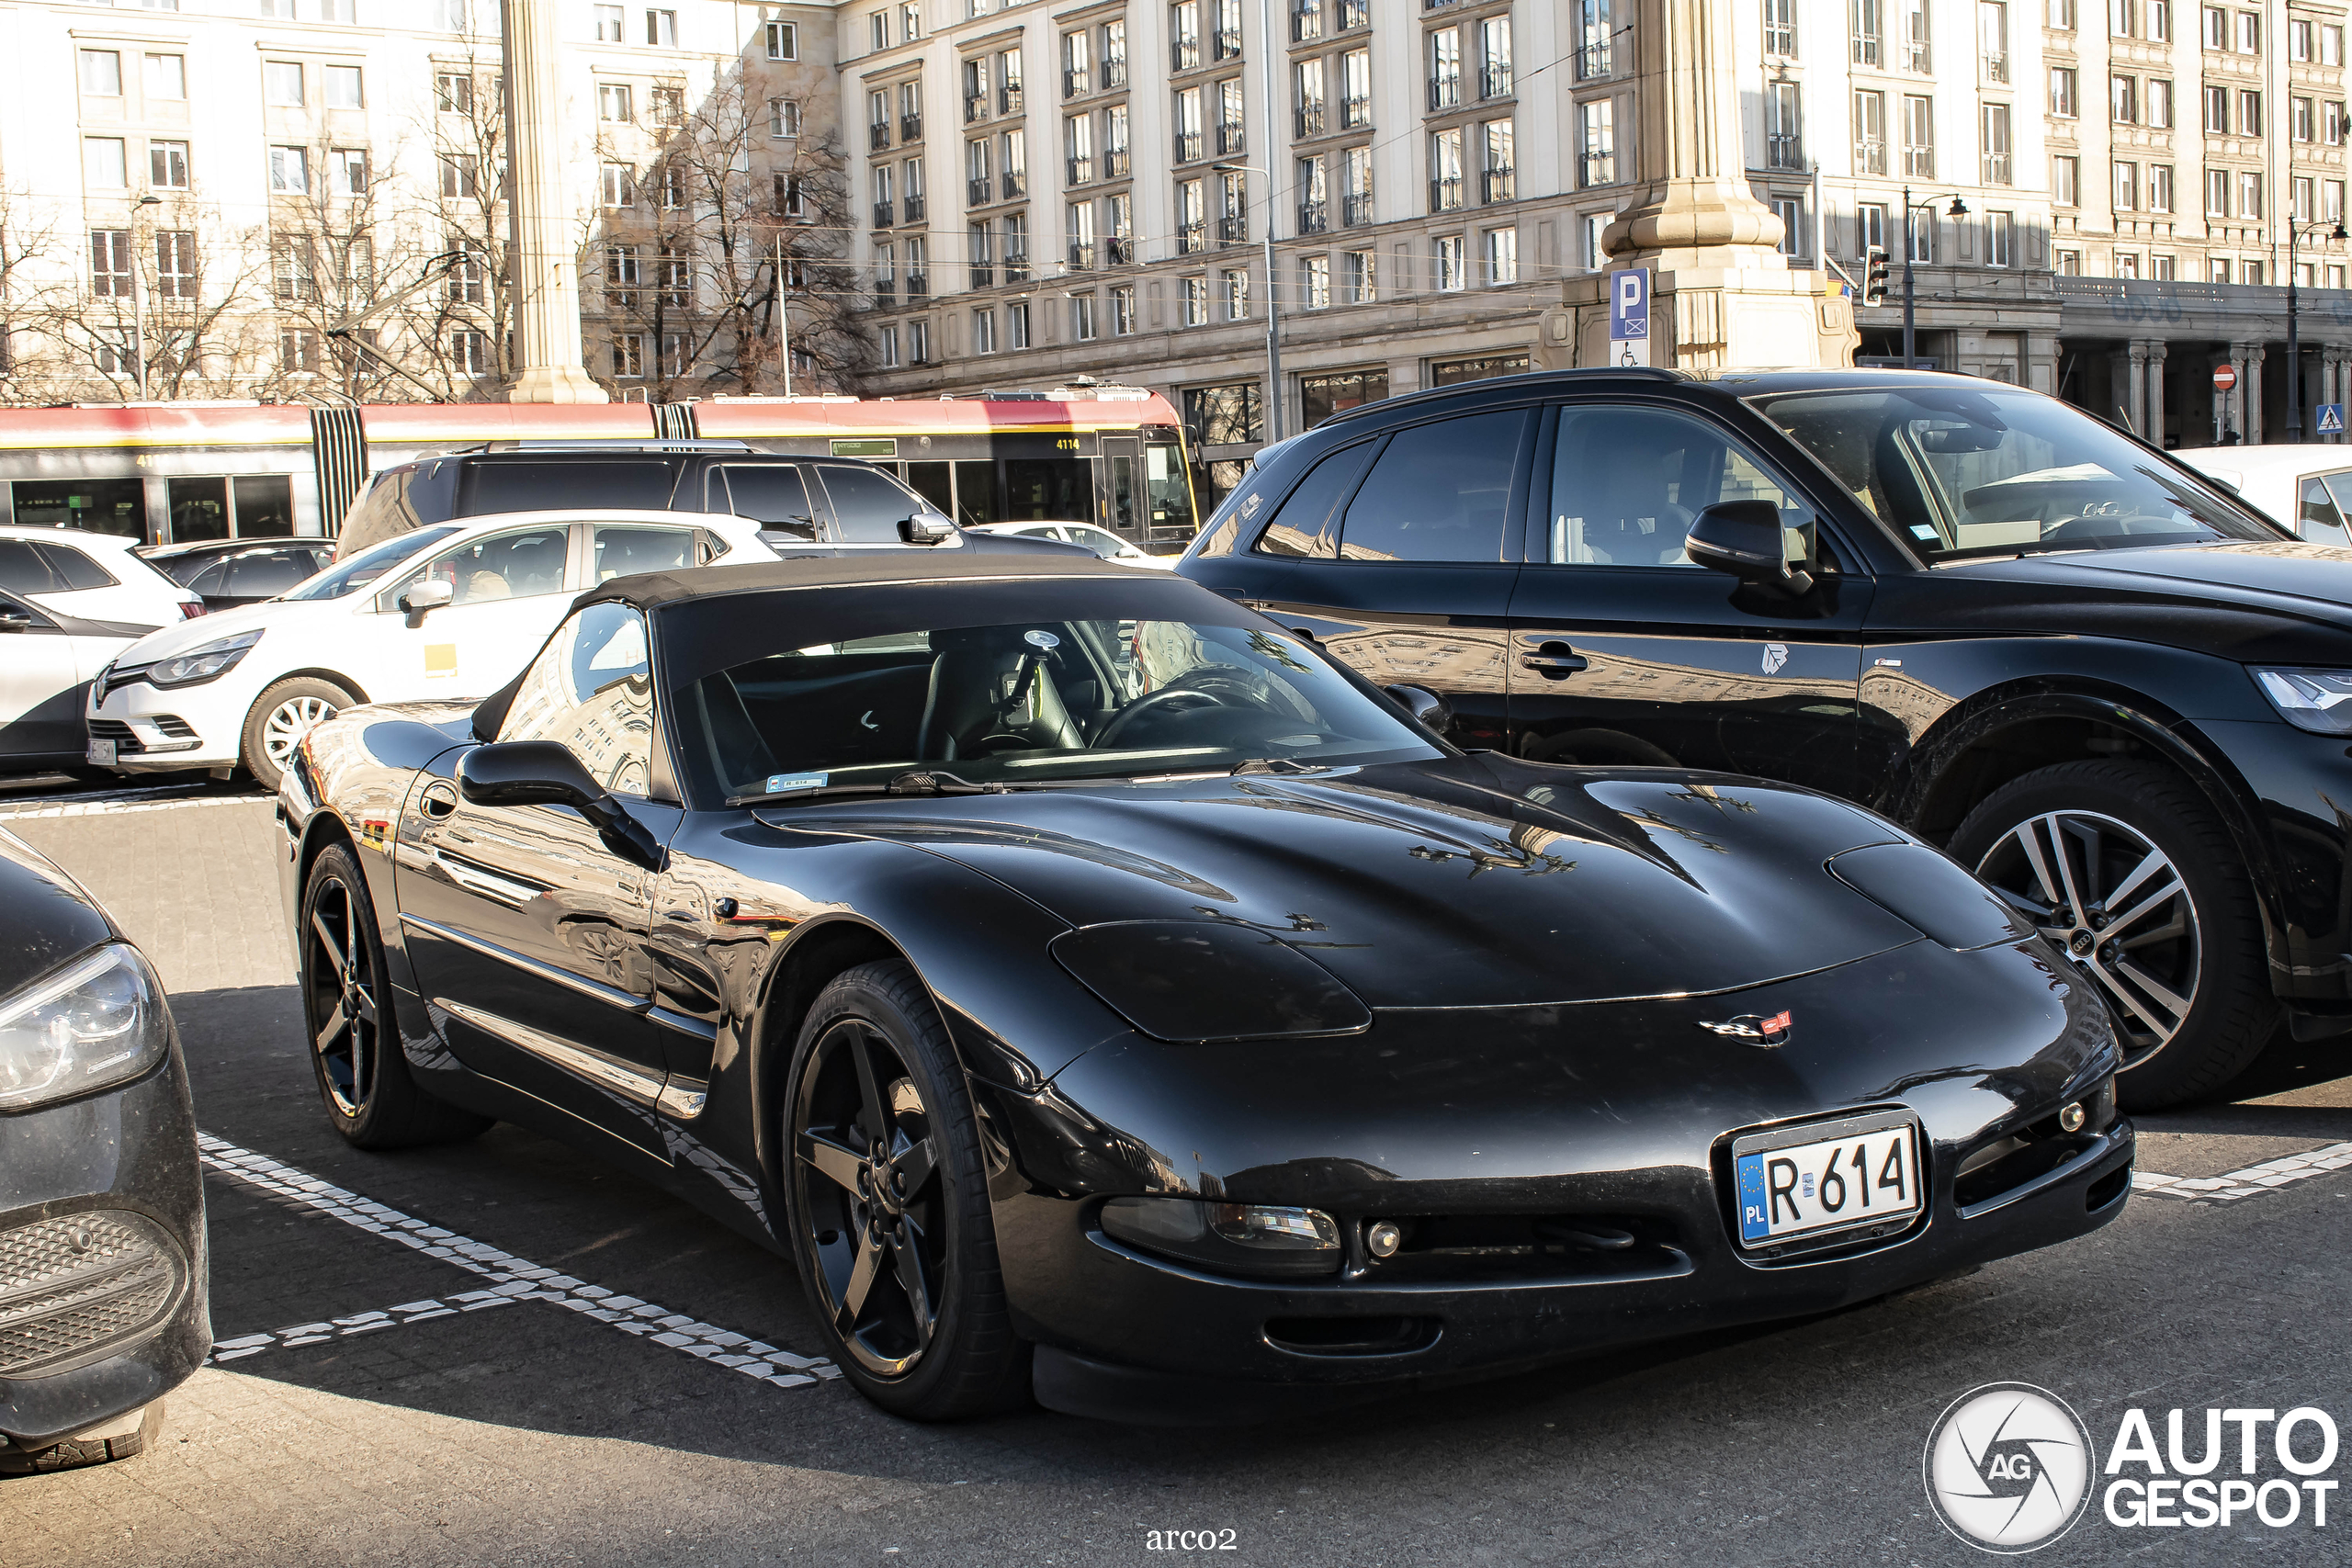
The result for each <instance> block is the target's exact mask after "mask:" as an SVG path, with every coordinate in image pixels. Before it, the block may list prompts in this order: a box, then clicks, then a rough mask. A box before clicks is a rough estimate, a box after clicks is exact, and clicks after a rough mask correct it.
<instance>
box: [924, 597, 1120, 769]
mask: <svg viewBox="0 0 2352 1568" xmlns="http://www.w3.org/2000/svg"><path fill="white" fill-rule="evenodd" d="M931 647H932V660H931V685H930V688H929V690H928V691H927V692H926V693H925V694H924V697H923V708H922V728H920V729H919V730H918V731H917V732H916V745H915V755H916V756H918V757H920V758H922V760H924V761H954V760H955V759H956V758H958V757H970V756H976V755H985V754H986V753H988V752H989V751H1001V750H1024V751H1035V750H1083V749H1084V748H1085V746H1086V737H1085V734H1084V733H1083V732H1082V731H1081V730H1080V728H1079V727H1078V721H1077V720H1076V719H1074V718H1072V717H1071V716H1070V712H1069V708H1068V707H1067V706H1066V705H1064V704H1063V702H1062V698H1061V693H1060V691H1059V689H1058V688H1057V686H1056V685H1055V683H1054V676H1053V666H1052V661H1051V660H1050V659H1047V658H1045V657H1044V656H1042V655H1041V654H1040V653H1039V651H1038V650H1037V649H1033V648H1031V647H1030V646H1029V645H1028V644H1026V643H1024V642H1023V641H1022V640H1021V635H1020V633H1019V632H1018V631H1017V630H1015V629H1013V628H1010V627H1003V626H982V627H974V628H968V629H966V630H961V631H945V632H933V633H932V635H931ZM1024 676H1025V679H1024Z"/></svg>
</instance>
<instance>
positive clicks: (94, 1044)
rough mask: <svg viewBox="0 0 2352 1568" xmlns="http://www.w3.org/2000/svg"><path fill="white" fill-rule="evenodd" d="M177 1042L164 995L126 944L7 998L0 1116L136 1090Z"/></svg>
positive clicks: (0, 1001) (1, 1035)
mask: <svg viewBox="0 0 2352 1568" xmlns="http://www.w3.org/2000/svg"><path fill="white" fill-rule="evenodd" d="M171 1037H172V1021H171V1014H170V1012H169V1011H167V1010H165V1008H164V987H163V985H162V983H161V982H159V981H158V980H157V979H156V978H155V972H154V971H153V969H151V968H149V967H148V966H147V961H146V959H144V958H142V957H141V956H140V954H139V950H138V949H137V948H135V947H132V946H130V944H129V943H127V942H113V943H109V944H108V945H107V946H105V947H102V948H99V949H98V950H97V951H96V953H90V954H88V955H87V956H86V957H84V958H82V959H80V960H78V961H76V962H75V963H73V964H68V965H67V966H66V967H65V968H63V969H62V970H60V971H58V972H57V973H55V974H53V975H50V976H46V977H44V978H42V979H40V980H36V981H35V982H33V983H32V984H31V985H29V986H28V987H25V988H24V989H22V990H20V991H18V992H17V994H16V995H14V996H11V997H7V998H0V1111H25V1110H29V1109H30V1108H32V1107H33V1106H36V1105H44V1104H47V1103H48V1102H50V1101H51V1100H71V1099H73V1098H74V1097H75V1096H77V1095H84V1094H88V1093H90V1092H92V1091H93V1090H96V1089H111V1088H113V1087H114V1086H115V1085H117V1084H123V1083H129V1082H130V1080H131V1079H133V1078H135V1077H140V1076H141V1075H142V1074H144V1073H145V1072H147V1071H148V1069H150V1068H151V1067H153V1066H154V1065H155V1064H156V1063H157V1062H160V1061H162V1060H163V1059H164V1050H165V1049H166V1048H167V1046H168V1045H169V1043H170V1041H171Z"/></svg>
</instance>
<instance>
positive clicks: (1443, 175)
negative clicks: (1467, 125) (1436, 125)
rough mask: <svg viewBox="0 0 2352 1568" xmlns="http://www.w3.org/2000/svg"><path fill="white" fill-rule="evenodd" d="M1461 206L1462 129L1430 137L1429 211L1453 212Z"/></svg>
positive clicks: (1440, 132)
mask: <svg viewBox="0 0 2352 1568" xmlns="http://www.w3.org/2000/svg"><path fill="white" fill-rule="evenodd" d="M1461 206H1462V128H1461V127H1460V126H1458V125H1457V126H1453V127H1450V128H1448V129H1447V130H1441V131H1438V132H1436V133H1435V134H1434V135H1432V136H1431V137H1430V211H1431V212H1453V211H1457V210H1459V209H1461Z"/></svg>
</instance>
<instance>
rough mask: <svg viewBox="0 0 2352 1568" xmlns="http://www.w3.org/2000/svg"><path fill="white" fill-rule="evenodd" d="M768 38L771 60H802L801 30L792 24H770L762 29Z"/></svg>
mask: <svg viewBox="0 0 2352 1568" xmlns="http://www.w3.org/2000/svg"><path fill="white" fill-rule="evenodd" d="M762 30H763V32H764V33H765V34H766V38H767V48H768V58H769V59H770V60H797V59H799V58H800V28H799V27H798V26H797V24H795V23H792V22H769V23H767V24H766V25H765V27H764V28H763V29H762Z"/></svg>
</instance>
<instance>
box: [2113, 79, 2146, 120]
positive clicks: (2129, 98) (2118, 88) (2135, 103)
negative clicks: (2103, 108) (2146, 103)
mask: <svg viewBox="0 0 2352 1568" xmlns="http://www.w3.org/2000/svg"><path fill="white" fill-rule="evenodd" d="M2107 85H2108V95H2107V96H2108V118H2110V119H2112V120H2113V121H2114V122H2115V123H2116V124H2118V125H2137V124H2139V123H2140V78H2138V77H2137V76H2109V78H2108V79H2107Z"/></svg>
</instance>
